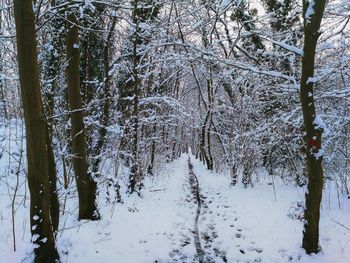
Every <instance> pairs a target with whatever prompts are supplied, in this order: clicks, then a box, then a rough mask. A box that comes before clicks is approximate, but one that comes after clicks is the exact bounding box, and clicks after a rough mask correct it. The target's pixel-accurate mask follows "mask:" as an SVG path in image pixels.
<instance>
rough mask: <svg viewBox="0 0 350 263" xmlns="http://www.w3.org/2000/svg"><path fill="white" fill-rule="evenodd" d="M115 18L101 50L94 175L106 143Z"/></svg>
mask: <svg viewBox="0 0 350 263" xmlns="http://www.w3.org/2000/svg"><path fill="white" fill-rule="evenodd" d="M116 21H117V20H116V18H113V20H112V25H111V28H110V30H109V33H108V36H107V41H106V43H105V46H104V48H103V64H104V73H105V81H104V96H103V115H102V120H101V128H100V130H99V132H98V139H97V143H96V147H95V150H94V154H96V159H95V161H94V163H93V167H92V171H93V173H94V174H97V173H98V171H99V168H100V163H101V159H102V157H101V152H102V148H103V146H104V144H105V142H106V135H107V126H108V123H109V107H110V100H111V98H110V97H111V91H110V78H111V76H110V73H109V68H110V63H109V60H110V54H109V53H110V52H109V49H110V44H111V40H112V37H113V32H114V28H115V25H116Z"/></svg>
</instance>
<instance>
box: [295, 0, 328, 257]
mask: <svg viewBox="0 0 350 263" xmlns="http://www.w3.org/2000/svg"><path fill="white" fill-rule="evenodd" d="M325 6H326V0H314V1H310V0H303V16H304V55H303V59H302V75H301V81H300V100H301V106H302V111H303V118H304V129H305V136H304V142H305V144H306V165H307V173H308V185H307V193H306V195H305V201H306V202H305V203H306V204H305V205H306V207H305V225H304V232H303V234H304V235H303V248H304V249H305V251H306V253H308V254H311V253H317V252H318V251H319V250H320V246H319V221H320V205H321V199H322V188H323V167H322V149H321V142H322V131H323V128H322V125H321V122H320V118H319V117H317V116H316V109H315V100H314V81H313V79H314V70H315V53H316V45H317V40H318V38H319V36H320V33H319V29H320V25H321V20H322V17H323V13H324V10H325Z"/></svg>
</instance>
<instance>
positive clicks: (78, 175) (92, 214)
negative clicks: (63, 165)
mask: <svg viewBox="0 0 350 263" xmlns="http://www.w3.org/2000/svg"><path fill="white" fill-rule="evenodd" d="M77 23H78V22H77V19H76V16H75V14H74V13H70V14H69V15H68V25H67V26H68V29H67V39H66V45H67V51H66V52H67V60H68V66H67V85H68V101H69V108H70V111H71V114H70V116H71V125H72V131H71V132H72V134H71V136H72V154H73V168H74V174H75V179H76V184H77V188H78V195H79V219H91V220H96V219H98V218H99V215H98V211H97V207H96V203H95V197H96V182H95V181H94V180H93V178H92V177H91V175H90V174H89V173H88V163H87V158H86V143H85V132H84V121H83V110H82V101H81V93H80V74H79V68H80V50H79V46H78V41H79V34H78V27H77Z"/></svg>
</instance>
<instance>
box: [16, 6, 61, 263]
mask: <svg viewBox="0 0 350 263" xmlns="http://www.w3.org/2000/svg"><path fill="white" fill-rule="evenodd" d="M14 14H15V23H16V36H17V38H16V39H17V52H18V68H19V79H20V87H21V97H22V103H23V112H24V119H25V127H26V145H27V161H28V185H29V190H30V224H31V233H32V241H33V242H34V243H35V245H36V248H35V249H34V252H35V259H34V261H35V262H40V263H41V262H43V263H44V262H58V261H59V255H58V252H57V249H56V245H55V233H54V231H55V230H57V227H58V215H59V214H58V213H59V211H58V199H57V193H56V169H55V162H54V158H53V152H52V148H51V145H50V144H51V141H50V136H49V134H48V129H47V122H46V120H45V116H44V109H43V103H42V97H41V93H40V81H39V67H38V56H37V47H36V36H35V23H34V14H33V2H32V1H31V0H15V1H14Z"/></svg>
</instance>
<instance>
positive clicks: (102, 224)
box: [0, 155, 350, 263]
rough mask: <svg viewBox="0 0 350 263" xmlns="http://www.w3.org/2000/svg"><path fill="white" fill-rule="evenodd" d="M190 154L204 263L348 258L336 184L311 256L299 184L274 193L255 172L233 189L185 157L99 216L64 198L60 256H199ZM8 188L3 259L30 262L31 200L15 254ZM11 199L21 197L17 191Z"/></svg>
mask: <svg viewBox="0 0 350 263" xmlns="http://www.w3.org/2000/svg"><path fill="white" fill-rule="evenodd" d="M188 158H190V159H191V162H192V164H193V166H194V168H193V171H194V173H195V174H196V176H197V177H198V181H199V187H200V194H201V200H202V203H201V205H202V207H201V213H200V216H199V223H198V230H199V235H200V241H201V248H202V249H203V252H204V255H203V256H204V260H205V262H208V263H209V262H267V263H270V262H278V263H283V262H312V263H332V262H335V263H348V262H350V230H349V227H350V223H349V222H350V221H349V219H350V200H347V199H345V198H342V197H339V199H338V198H337V197H336V196H335V195H334V194H333V192H335V191H334V190H333V189H329V187H326V188H325V192H324V200H323V205H322V220H321V228H320V229H321V230H320V235H321V236H320V240H321V246H322V253H319V254H318V255H313V256H308V255H305V253H304V252H303V250H302V249H300V246H301V240H302V228H303V225H302V222H301V221H300V220H298V219H292V218H291V217H290V216H288V215H289V214H291V213H292V214H293V211H294V210H293V208H292V207H296V202H298V201H303V199H304V192H303V190H302V189H300V188H296V187H294V186H290V185H285V184H284V183H282V182H281V181H278V180H277V181H276V182H275V189H276V194H275V195H274V191H273V187H272V185H271V184H270V181H271V180H270V178H265V179H264V178H260V182H256V183H255V185H254V188H248V189H244V188H243V187H242V186H240V185H237V186H235V187H230V186H229V183H230V180H229V177H228V176H227V175H224V174H215V173H211V172H208V171H207V170H206V169H205V167H204V166H203V165H202V164H201V163H200V162H199V161H198V160H195V159H194V157H193V156H188V155H183V156H182V157H181V158H179V159H178V160H176V161H174V162H173V163H170V164H167V165H165V166H164V167H163V168H162V170H161V171H160V172H159V173H158V174H156V175H155V176H154V178H153V179H147V180H146V182H145V189H144V190H143V192H142V198H140V197H138V196H136V195H135V196H131V197H129V198H124V199H123V201H124V203H122V204H120V203H117V204H114V205H113V204H109V205H106V204H104V203H103V202H102V201H103V200H104V199H103V198H100V210H101V214H102V216H103V217H102V220H101V221H97V222H85V221H77V220H75V219H74V218H75V217H76V213H77V211H76V210H74V209H73V208H74V207H75V201H74V198H72V199H69V200H68V204H67V206H68V207H72V209H70V210H69V211H70V213H66V214H65V215H63V216H61V226H60V229H61V230H60V231H59V233H58V241H57V243H58V248H59V251H60V253H61V258H62V262H67V263H94V262H97V263H104V262H106V263H107V262H118V263H119V262H123V263H143V262H145V263H152V262H153V263H155V262H158V263H160V262H163V263H165V262H167V263H170V262H198V256H197V252H196V247H195V243H194V235H195V230H194V220H195V215H196V210H197V203H196V200H195V198H194V195H193V193H192V192H191V188H190V182H189V168H188ZM261 177H263V176H261ZM7 189H8V188H7V186H5V184H4V183H1V188H0V194H1V201H0V202H1V203H0V205H1V206H0V208H1V211H0V247H1V249H0V262H4V263H12V262H13V263H15V262H30V261H31V259H32V255H31V254H30V252H31V245H30V242H29V240H30V235H29V225H28V224H29V222H28V213H29V209H28V204H29V203H28V201H27V202H26V207H23V204H22V205H17V206H16V208H17V211H16V222H15V223H16V237H17V240H16V244H17V252H13V238H12V223H11V205H10V204H9V198H8V191H7ZM22 199H23V198H22ZM16 202H17V203H20V202H21V197H20V196H19V197H17V201H16ZM296 212H297V211H296ZM341 224H342V225H341Z"/></svg>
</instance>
